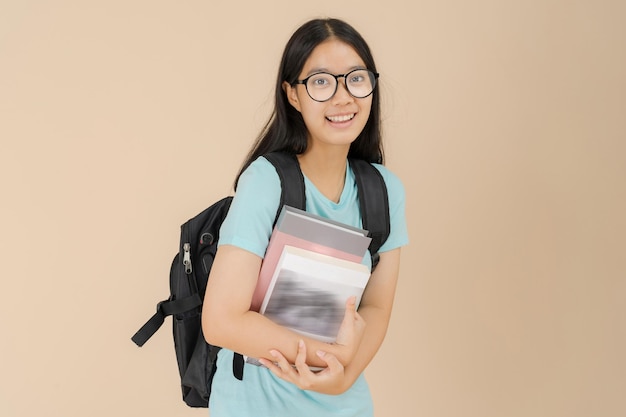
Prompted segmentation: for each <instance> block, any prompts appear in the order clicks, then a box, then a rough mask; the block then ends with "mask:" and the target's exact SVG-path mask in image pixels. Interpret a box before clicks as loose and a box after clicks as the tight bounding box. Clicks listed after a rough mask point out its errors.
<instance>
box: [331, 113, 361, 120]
mask: <svg viewBox="0 0 626 417" xmlns="http://www.w3.org/2000/svg"><path fill="white" fill-rule="evenodd" d="M353 117H354V113H352V114H346V115H344V116H328V117H327V119H328V120H330V121H331V122H347V121H348V120H352V118H353Z"/></svg>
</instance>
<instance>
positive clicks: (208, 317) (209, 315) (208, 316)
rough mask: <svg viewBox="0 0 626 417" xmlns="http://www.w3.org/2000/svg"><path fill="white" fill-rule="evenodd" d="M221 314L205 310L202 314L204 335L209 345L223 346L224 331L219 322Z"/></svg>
mask: <svg viewBox="0 0 626 417" xmlns="http://www.w3.org/2000/svg"><path fill="white" fill-rule="evenodd" d="M219 317H220V314H219V313H217V312H214V311H213V312H212V311H209V309H205V310H203V312H202V334H203V335H204V340H206V342H207V343H209V344H211V345H214V346H221V339H222V334H223V331H222V330H221V323H220V320H219Z"/></svg>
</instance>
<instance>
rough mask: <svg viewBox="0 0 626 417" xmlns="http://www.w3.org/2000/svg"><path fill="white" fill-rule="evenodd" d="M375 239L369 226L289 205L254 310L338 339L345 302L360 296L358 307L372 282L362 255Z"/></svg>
mask: <svg viewBox="0 0 626 417" xmlns="http://www.w3.org/2000/svg"><path fill="white" fill-rule="evenodd" d="M370 240H371V239H370V238H369V237H368V232H367V231H366V230H363V229H360V228H355V227H352V226H348V225H345V224H342V223H338V222H335V221H332V220H328V219H325V218H323V217H320V216H317V215H313V214H311V213H308V212H305V211H302V210H298V209H295V208H293V207H289V206H285V207H284V208H283V210H282V211H281V214H280V215H279V217H278V220H277V222H276V226H275V228H274V230H273V232H272V236H271V237H270V242H269V244H268V248H267V251H266V254H265V258H264V259H263V263H262V265H261V270H260V273H259V279H258V283H257V287H256V290H255V293H254V296H253V300H252V306H251V309H253V310H254V311H258V312H259V313H261V314H263V315H265V316H266V317H268V318H269V319H271V320H272V321H274V322H275V323H278V324H280V325H282V326H285V327H287V328H289V329H291V330H293V331H295V332H297V333H300V334H302V335H305V336H308V337H311V338H315V339H318V340H321V341H324V342H334V340H335V337H336V336H337V332H338V330H339V327H340V326H341V322H342V321H343V316H344V313H345V303H346V300H347V299H348V298H349V297H351V296H355V297H356V302H357V306H358V305H359V303H360V300H361V297H362V295H363V291H364V289H365V286H366V285H367V282H368V280H369V277H370V269H369V267H368V266H367V265H365V264H363V258H364V256H365V255H366V254H367V249H368V246H369V244H370ZM247 361H248V362H250V363H256V364H258V362H257V361H256V360H255V359H251V358H248V359H247Z"/></svg>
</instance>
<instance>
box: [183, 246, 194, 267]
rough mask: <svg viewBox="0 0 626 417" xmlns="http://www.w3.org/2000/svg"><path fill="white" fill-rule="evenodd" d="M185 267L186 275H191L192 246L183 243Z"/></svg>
mask: <svg viewBox="0 0 626 417" xmlns="http://www.w3.org/2000/svg"><path fill="white" fill-rule="evenodd" d="M183 265H185V273H186V274H191V272H192V271H193V268H192V266H191V245H190V244H189V243H183Z"/></svg>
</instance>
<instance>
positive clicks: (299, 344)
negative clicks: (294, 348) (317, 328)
mask: <svg viewBox="0 0 626 417" xmlns="http://www.w3.org/2000/svg"><path fill="white" fill-rule="evenodd" d="M298 346H299V347H300V348H303V347H304V340H302V339H300V341H299V342H298Z"/></svg>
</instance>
